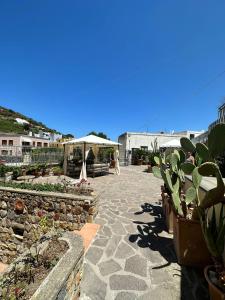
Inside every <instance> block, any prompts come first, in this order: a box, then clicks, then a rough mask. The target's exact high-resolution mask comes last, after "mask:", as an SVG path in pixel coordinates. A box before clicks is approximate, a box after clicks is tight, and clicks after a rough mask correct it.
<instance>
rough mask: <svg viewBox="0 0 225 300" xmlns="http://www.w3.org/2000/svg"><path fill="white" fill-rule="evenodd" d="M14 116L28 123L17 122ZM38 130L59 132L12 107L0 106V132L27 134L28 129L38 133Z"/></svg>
mask: <svg viewBox="0 0 225 300" xmlns="http://www.w3.org/2000/svg"><path fill="white" fill-rule="evenodd" d="M16 118H20V119H23V120H26V121H28V122H29V124H23V125H22V124H19V123H17V121H16V120H15V119H16ZM39 130H43V131H47V132H52V133H59V132H58V131H56V130H55V129H51V128H48V127H47V126H46V125H44V124H43V123H41V122H38V121H35V120H33V119H32V118H29V117H26V116H24V115H23V114H20V113H18V112H15V111H13V110H12V109H7V108H5V107H2V106H0V132H11V133H12V132H13V133H22V134H28V132H29V131H32V132H34V133H38V131H39Z"/></svg>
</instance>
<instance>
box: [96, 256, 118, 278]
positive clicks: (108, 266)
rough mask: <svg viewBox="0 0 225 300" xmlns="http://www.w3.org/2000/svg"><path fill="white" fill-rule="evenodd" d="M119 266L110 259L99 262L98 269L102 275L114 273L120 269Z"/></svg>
mask: <svg viewBox="0 0 225 300" xmlns="http://www.w3.org/2000/svg"><path fill="white" fill-rule="evenodd" d="M121 269H122V268H121V266H120V265H119V264H118V263H117V262H115V260H113V259H110V260H108V261H104V262H102V263H100V264H99V270H100V273H101V274H102V276H106V275H109V274H112V273H115V272H117V271H119V270H121Z"/></svg>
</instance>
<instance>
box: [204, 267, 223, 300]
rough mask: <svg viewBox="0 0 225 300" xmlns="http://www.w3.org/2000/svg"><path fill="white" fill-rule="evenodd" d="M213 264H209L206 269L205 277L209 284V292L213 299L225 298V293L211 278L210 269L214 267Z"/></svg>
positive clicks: (221, 299) (220, 299)
mask: <svg viewBox="0 0 225 300" xmlns="http://www.w3.org/2000/svg"><path fill="white" fill-rule="evenodd" d="M213 268H214V267H213V266H207V267H205V269H204V274H205V279H206V280H207V282H208V285H209V294H210V299H211V300H225V293H224V292H223V291H221V290H220V289H219V288H218V287H217V286H216V285H215V284H214V283H212V281H211V280H210V278H209V271H210V269H213Z"/></svg>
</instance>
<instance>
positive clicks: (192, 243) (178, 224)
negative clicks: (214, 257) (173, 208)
mask: <svg viewBox="0 0 225 300" xmlns="http://www.w3.org/2000/svg"><path fill="white" fill-rule="evenodd" d="M173 214H174V215H173V242H174V247H175V251H176V254H177V260H178V263H179V264H181V265H184V266H192V267H205V266H207V265H209V264H210V263H211V262H212V261H211V256H210V253H209V251H208V249H207V247H206V243H205V240H204V237H203V234H202V229H201V225H200V222H199V221H195V220H187V219H185V218H182V217H180V216H177V215H176V214H175V213H174V212H173Z"/></svg>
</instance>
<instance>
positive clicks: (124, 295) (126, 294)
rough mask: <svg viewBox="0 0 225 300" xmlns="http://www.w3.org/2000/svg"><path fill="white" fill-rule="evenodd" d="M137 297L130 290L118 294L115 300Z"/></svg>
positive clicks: (132, 299)
mask: <svg viewBox="0 0 225 300" xmlns="http://www.w3.org/2000/svg"><path fill="white" fill-rule="evenodd" d="M136 299H137V297H136V295H135V294H133V293H129V292H120V293H119V294H117V296H116V298H115V300H136Z"/></svg>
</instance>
